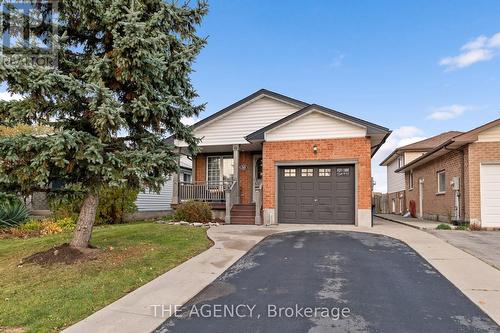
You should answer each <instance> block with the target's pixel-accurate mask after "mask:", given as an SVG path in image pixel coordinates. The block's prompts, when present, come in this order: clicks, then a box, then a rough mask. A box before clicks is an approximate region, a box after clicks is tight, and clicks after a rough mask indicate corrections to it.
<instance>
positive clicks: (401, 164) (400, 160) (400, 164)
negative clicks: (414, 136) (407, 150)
mask: <svg viewBox="0 0 500 333" xmlns="http://www.w3.org/2000/svg"><path fill="white" fill-rule="evenodd" d="M397 163H398V169H400V168H402V167H404V166H405V156H404V155H399V156H398V162H397Z"/></svg>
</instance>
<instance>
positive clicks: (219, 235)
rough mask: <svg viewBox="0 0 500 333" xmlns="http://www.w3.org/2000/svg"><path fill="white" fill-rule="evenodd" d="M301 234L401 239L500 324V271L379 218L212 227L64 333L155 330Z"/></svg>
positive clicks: (440, 242) (420, 233) (428, 237)
mask: <svg viewBox="0 0 500 333" xmlns="http://www.w3.org/2000/svg"><path fill="white" fill-rule="evenodd" d="M299 230H346V231H361V232H369V233H375V234H382V235H386V236H390V237H393V238H396V239H399V240H401V241H403V242H405V243H406V244H408V245H409V246H410V247H412V248H413V249H414V250H415V251H416V252H417V253H419V254H420V255H421V256H422V257H423V258H424V259H426V260H427V261H428V262H429V263H430V264H432V265H433V266H434V267H435V268H436V269H437V270H438V271H439V272H440V273H441V274H443V275H444V276H445V277H446V278H447V279H448V280H449V281H450V282H451V283H453V284H454V285H455V286H456V287H457V288H459V289H460V290H461V291H462V292H463V293H464V294H465V295H466V296H467V297H468V298H469V299H471V300H472V301H473V302H474V303H475V304H476V305H478V306H479V308H481V309H482V310H483V311H484V312H485V313H486V314H488V315H489V316H490V317H491V318H492V319H493V320H495V321H496V322H497V323H500V271H498V270H497V269H495V268H493V267H491V266H490V265H488V264H486V263H484V262H483V261H481V260H479V259H477V258H475V257H474V256H472V255H470V254H468V253H466V252H464V251H462V250H459V249H457V248H456V247H454V246H452V245H450V244H448V243H446V242H445V241H443V240H441V239H439V238H437V237H435V236H433V235H431V234H429V233H426V232H423V231H420V230H417V229H414V228H408V227H406V226H404V225H401V224H396V223H390V222H386V221H383V220H381V219H377V218H376V219H375V220H374V227H373V228H362V227H355V226H347V225H279V226H271V227H262V226H231V225H227V226H219V227H215V228H210V229H209V230H208V236H209V237H210V238H211V239H212V240H213V241H214V243H215V245H214V246H213V247H211V248H210V249H208V250H207V251H205V252H203V253H201V254H199V255H198V256H196V257H194V258H192V259H190V260H188V261H186V262H185V263H183V264H181V265H180V266H178V267H176V268H174V269H172V270H170V271H168V272H167V273H165V274H163V275H162V276H160V277H158V278H156V279H155V280H153V281H151V282H149V283H148V284H146V285H144V286H142V287H140V288H139V289H137V290H135V291H133V292H131V293H130V294H128V295H126V296H124V297H123V298H121V299H119V300H118V301H116V302H114V303H112V304H110V305H109V306H107V307H105V308H103V309H101V310H99V311H97V312H96V313H94V314H93V315H91V316H89V317H88V318H86V319H84V320H82V321H81V322H79V323H77V324H75V325H73V326H71V327H69V328H68V329H66V330H65V331H64V332H68V333H71V332H81V333H87V332H93V333H100V332H113V333H114V332H116V331H119V332H123V333H125V332H151V331H152V330H154V329H155V328H156V327H157V326H158V325H160V324H161V323H162V322H163V321H164V320H165V319H166V318H168V316H169V314H170V311H168V310H170V309H173V306H174V305H176V306H181V305H183V304H185V303H186V302H187V301H188V300H189V299H191V298H192V297H193V296H195V295H196V294H198V293H199V292H200V291H201V290H202V289H203V288H204V287H205V286H207V285H208V284H210V283H211V282H213V281H214V280H215V279H216V278H217V277H218V276H219V275H220V274H221V273H223V272H224V271H225V270H226V269H227V268H229V267H230V266H231V265H232V264H233V263H234V262H236V261H237V260H238V259H239V258H240V257H242V256H243V255H244V254H245V253H246V252H247V251H248V250H249V249H251V248H252V247H253V246H254V245H255V244H257V243H258V242H260V241H261V240H262V239H264V238H265V237H266V236H268V235H271V234H275V233H280V232H289V231H299ZM156 305H162V307H161V309H163V310H164V312H163V316H162V315H161V314H162V313H160V315H159V314H158V308H159V307H158V306H156ZM154 310H156V315H155V311H154Z"/></svg>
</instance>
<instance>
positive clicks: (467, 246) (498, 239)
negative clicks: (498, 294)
mask: <svg viewBox="0 0 500 333" xmlns="http://www.w3.org/2000/svg"><path fill="white" fill-rule="evenodd" d="M428 232H430V233H431V234H433V235H435V236H437V237H439V238H441V239H443V240H445V241H446V242H448V243H450V244H451V245H453V246H455V247H458V248H459V249H462V250H464V251H465V252H467V253H470V254H472V255H473V256H474V257H476V258H479V259H481V260H482V261H485V262H487V263H488V264H490V265H491V266H494V267H496V268H497V269H499V270H500V232H498V231H463V230H428Z"/></svg>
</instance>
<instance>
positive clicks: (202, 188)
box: [171, 89, 390, 226]
mask: <svg viewBox="0 0 500 333" xmlns="http://www.w3.org/2000/svg"><path fill="white" fill-rule="evenodd" d="M192 128H193V132H194V135H195V136H196V137H198V138H201V139H202V141H201V143H200V144H199V149H200V151H199V152H198V153H197V154H196V155H195V156H192V157H191V158H192V159H193V176H194V177H193V180H192V182H181V181H179V180H177V182H178V185H177V186H176V187H174V191H176V193H174V205H175V204H177V203H179V202H182V201H186V200H201V201H207V202H209V203H210V204H211V207H212V210H213V212H214V214H215V215H217V216H219V217H221V218H224V219H225V221H226V223H233V224H261V223H265V224H274V223H338V224H356V225H359V226H361V225H363V226H370V225H371V196H372V189H371V165H370V163H371V157H372V156H373V155H374V154H375V152H376V151H377V150H378V149H379V148H380V146H381V145H382V144H383V143H384V142H385V140H386V138H387V137H388V136H389V134H390V131H389V130H388V129H387V128H385V127H382V126H379V125H376V124H373V123H370V122H367V121H364V120H361V119H358V118H355V117H352V116H349V115H347V114H344V113H340V112H337V111H335V110H332V109H328V108H325V107H323V106H320V105H316V104H309V103H305V102H303V101H299V100H297V99H293V98H290V97H287V96H284V95H281V94H277V93H274V92H271V91H268V90H264V89H262V90H259V91H257V92H255V93H253V94H251V95H250V96H248V97H245V98H244V99H242V100H240V101H238V102H236V103H234V104H232V105H230V106H228V107H227V108H225V109H223V110H221V111H219V112H217V113H215V114H213V115H211V116H209V117H207V118H205V119H203V120H201V121H199V122H198V123H196V124H194V125H193V126H192ZM171 140H172V141H173V143H174V144H175V146H176V147H178V149H179V151H180V153H181V154H189V152H188V151H187V147H186V144H185V143H183V142H180V141H178V140H174V139H173V138H171Z"/></svg>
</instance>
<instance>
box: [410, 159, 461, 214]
mask: <svg viewBox="0 0 500 333" xmlns="http://www.w3.org/2000/svg"><path fill="white" fill-rule="evenodd" d="M441 170H444V171H445V172H446V179H445V188H446V192H445V193H444V194H437V192H438V176H437V172H438V171H441ZM462 170H463V152H462V150H454V151H450V152H449V153H447V154H445V155H443V156H441V157H438V158H436V159H434V160H432V161H430V162H429V163H427V164H424V165H422V166H419V167H417V168H415V169H414V170H413V190H410V189H409V172H406V176H405V182H406V188H407V189H408V190H407V195H406V205H407V207H409V206H410V204H409V202H410V200H414V201H415V203H416V207H417V215H418V213H419V211H420V207H419V205H420V202H419V179H421V178H423V179H424V193H423V194H424V197H423V213H424V218H430V219H438V218H439V219H440V220H443V221H446V220H448V217H449V216H450V214H451V216H453V213H454V206H455V202H454V200H455V199H454V191H452V190H451V186H450V181H451V180H452V178H453V177H460V181H461V187H462V188H463V183H464V179H463V178H464V177H463V174H462ZM464 210H465V206H464V200H462V204H461V217H462V218H463V216H464ZM465 214H467V211H465Z"/></svg>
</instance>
